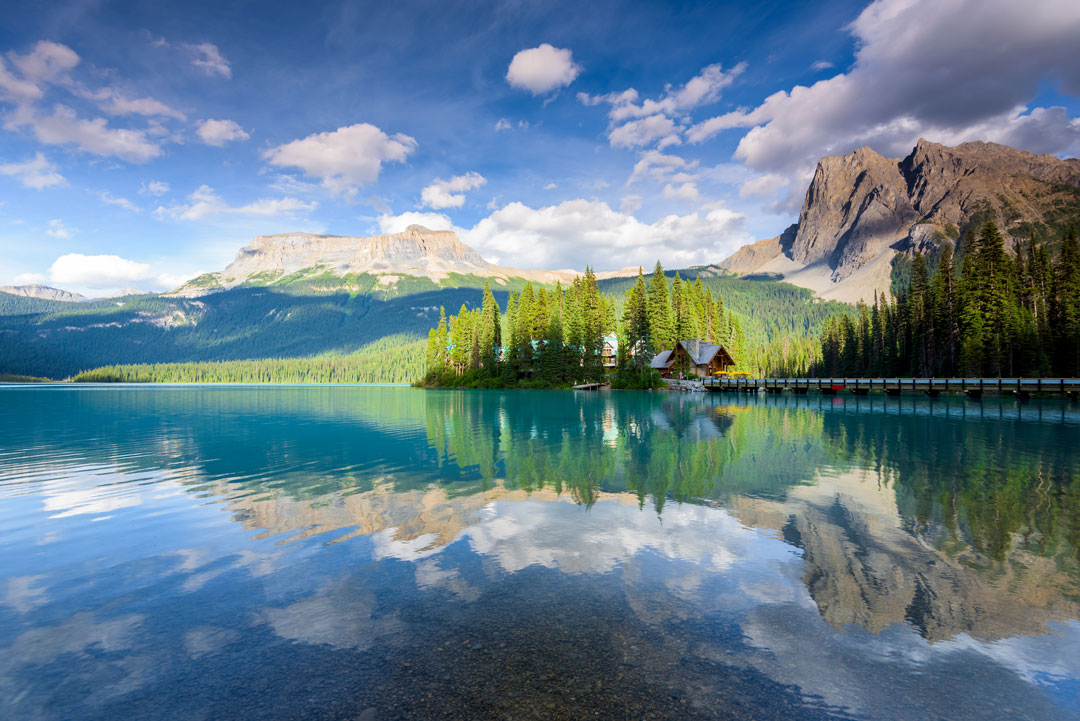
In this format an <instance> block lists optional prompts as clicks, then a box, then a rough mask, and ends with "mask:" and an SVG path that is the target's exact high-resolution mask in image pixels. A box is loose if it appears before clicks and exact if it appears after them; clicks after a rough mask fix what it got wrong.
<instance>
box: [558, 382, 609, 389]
mask: <svg viewBox="0 0 1080 721" xmlns="http://www.w3.org/2000/svg"><path fill="white" fill-rule="evenodd" d="M606 385H608V382H607V381H604V382H603V383H582V384H581V385H576V386H573V388H574V390H576V391H598V390H600V389H601V388H603V387H605V386H606ZM565 387H566V386H563V388H565Z"/></svg>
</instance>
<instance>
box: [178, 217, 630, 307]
mask: <svg viewBox="0 0 1080 721" xmlns="http://www.w3.org/2000/svg"><path fill="white" fill-rule="evenodd" d="M628 272H629V271H626V273H628ZM633 272H635V273H636V272H637V269H636V268H635V269H634V270H633ZM620 273H622V271H616V272H614V273H606V274H603V276H604V277H613V276H615V275H619V274H620ZM626 273H623V274H626ZM452 275H458V276H474V277H479V278H491V279H493V281H494V283H493V284H494V285H496V286H499V285H506V284H507V282H508V280H509V279H511V278H520V279H523V280H530V281H535V282H539V283H554V282H556V281H563V282H567V281H569V280H572V279H573V278H574V277H575V276H576V275H578V273H577V272H576V271H572V270H522V269H518V268H507V267H503V266H498V265H495V264H493V263H489V262H488V261H486V260H484V259H483V258H482V257H481V256H480V254H479V253H477V252H476V250H474V249H473V248H471V247H469V246H468V245H466V244H465V243H463V242H461V240H460V239H459V238H458V237H457V234H456V233H454V232H453V231H449V230H429V229H428V228H425V227H424V226H422V225H410V226H409V227H408V228H406V229H405V231H404V232H401V233H393V234H389V235H374V236H370V237H355V236H343V235H315V234H311V233H282V234H278V235H261V236H259V237H257V238H255V239H253V240H252V241H251V243H249V244H248V245H246V246H245V247H243V248H241V249H240V252H238V253H237V254H236V259H235V260H233V262H232V263H230V264H229V265H228V267H226V268H225V270H223V271H221V272H219V273H208V274H206V275H202V276H199V277H198V278H195V279H193V280H191V281H189V282H188V283H186V284H184V285H183V286H181V287H180V288H178V289H177V290H176V291H175V293H176V294H178V295H186V296H197V295H203V294H205V293H208V292H213V291H216V290H225V289H229V288H234V287H237V286H241V285H249V286H250V285H281V286H284V285H294V284H311V283H313V282H317V283H318V284H319V287H320V288H322V289H324V290H338V289H343V290H353V289H367V286H366V285H365V281H366V283H367V284H368V285H371V284H374V286H375V287H383V288H389V287H392V286H394V285H395V284H396V283H398V282H399V281H401V280H402V278H403V277H404V276H413V277H420V278H427V279H429V280H431V281H433V282H435V283H439V282H441V281H444V280H446V279H448V278H450V277H451V276H452Z"/></svg>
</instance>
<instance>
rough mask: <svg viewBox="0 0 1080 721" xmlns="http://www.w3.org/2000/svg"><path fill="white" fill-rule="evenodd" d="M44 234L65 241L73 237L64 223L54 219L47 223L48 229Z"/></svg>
mask: <svg viewBox="0 0 1080 721" xmlns="http://www.w3.org/2000/svg"><path fill="white" fill-rule="evenodd" d="M45 233H46V234H47V235H51V236H52V237H54V238H59V239H61V240H67V239H68V238H70V237H71V236H72V235H74V232H73V231H72V230H71V228H69V227H67V226H66V225H64V221H62V220H59V219H55V218H54V219H53V220H50V221H49V227H48V229H47V230H46V231H45Z"/></svg>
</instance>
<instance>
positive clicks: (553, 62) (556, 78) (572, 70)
mask: <svg viewBox="0 0 1080 721" xmlns="http://www.w3.org/2000/svg"><path fill="white" fill-rule="evenodd" d="M580 74H581V66H580V65H578V64H577V63H575V62H574V56H573V53H572V52H571V51H570V50H568V49H563V48H557V47H554V46H552V45H549V44H548V43H543V44H541V45H540V46H539V47H535V48H529V49H528V50H522V51H520V52H519V53H517V54H516V55H514V58H513V60H511V61H510V67H509V68H508V69H507V71H506V81H507V82H508V83H510V84H511V85H512V86H514V87H515V88H522V89H524V90H528V91H529V92H530V93H532V94H533V95H543V94H544V93H548V92H551V91H552V90H557V89H559V88H562V87H565V86H567V85H569V84H570V83H572V82H574V79H575V78H577V76H578V75H580Z"/></svg>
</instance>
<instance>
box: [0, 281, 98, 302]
mask: <svg viewBox="0 0 1080 721" xmlns="http://www.w3.org/2000/svg"><path fill="white" fill-rule="evenodd" d="M0 293H7V294H9V295H17V296H20V297H22V298H40V299H42V300H60V301H64V302H67V303H79V302H82V301H84V300H87V298H86V296H84V295H79V294H78V293H72V292H70V291H66V290H61V289H59V288H51V287H49V286H47V285H0Z"/></svg>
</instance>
